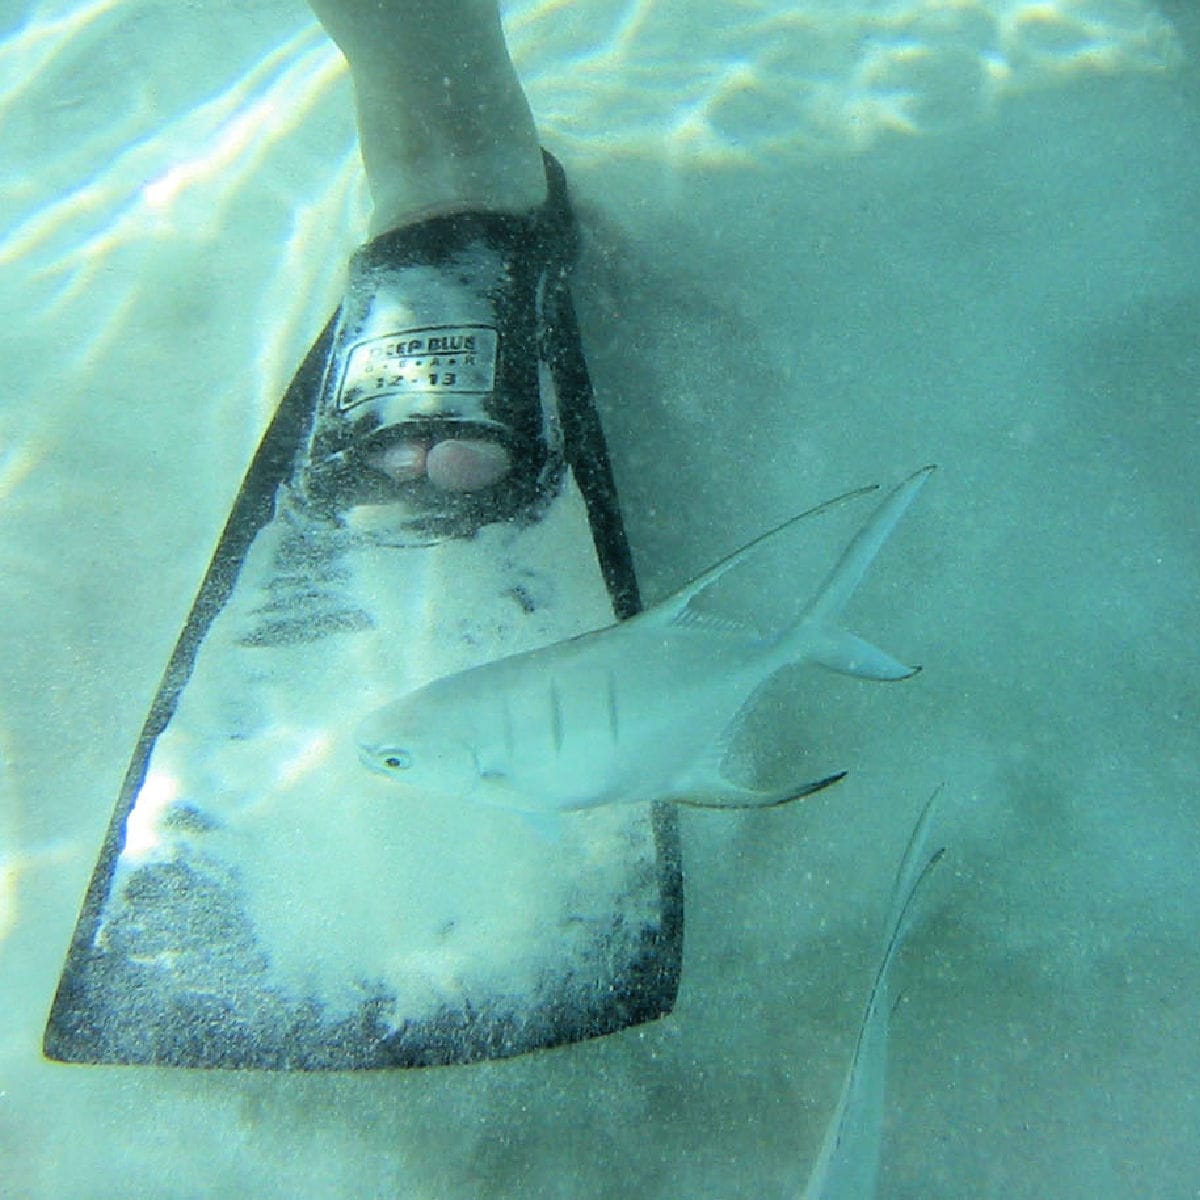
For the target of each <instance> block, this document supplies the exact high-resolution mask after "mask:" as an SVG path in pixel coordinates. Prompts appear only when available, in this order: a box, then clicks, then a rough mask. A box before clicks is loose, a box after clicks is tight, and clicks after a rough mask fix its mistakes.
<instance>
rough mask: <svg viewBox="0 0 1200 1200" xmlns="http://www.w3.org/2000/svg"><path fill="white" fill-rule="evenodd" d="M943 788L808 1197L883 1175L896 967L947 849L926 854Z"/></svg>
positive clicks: (861, 1197)
mask: <svg viewBox="0 0 1200 1200" xmlns="http://www.w3.org/2000/svg"><path fill="white" fill-rule="evenodd" d="M940 792H941V789H940V788H939V789H938V791H935V792H934V793H933V795H932V796H930V798H929V800H928V801H927V802H926V804H925V807H924V809H923V810H922V811H921V815H920V816H919V817H918V818H917V824H916V827H915V828H914V829H913V832H912V836H911V837H910V838H909V840H908V848H907V849H906V850H905V852H904V857H903V858H902V859H901V862H900V867H899V870H898V871H897V872H896V883H895V886H894V887H893V889H892V899H891V905H890V907H889V910H888V919H887V925H886V926H885V932H884V939H883V951H882V953H881V955H880V959H879V966H878V968H877V969H876V972H875V980H874V983H873V984H872V985H871V994H870V996H869V997H868V999H867V1005H866V1009H865V1011H864V1013H863V1019H862V1025H861V1026H860V1027H859V1031H858V1037H857V1039H856V1040H855V1043H854V1053H853V1055H852V1056H851V1059H850V1066H849V1069H848V1070H847V1071H846V1078H845V1081H844V1082H843V1084H842V1090H841V1094H840V1095H839V1096H838V1102H837V1105H836V1107H835V1108H834V1110H833V1115H832V1116H831V1117H830V1119H829V1124H828V1125H827V1126H826V1129H825V1137H824V1140H823V1141H822V1143H821V1149H820V1152H819V1153H818V1155H817V1159H816V1162H815V1163H814V1164H813V1167H812V1171H811V1172H810V1174H809V1177H808V1183H807V1185H806V1186H805V1188H804V1191H803V1192H802V1193H801V1200H871V1197H873V1196H874V1195H875V1194H876V1186H877V1183H878V1178H879V1155H880V1148H881V1144H882V1141H883V1102H884V1093H885V1090H886V1086H887V1047H888V1020H889V1018H890V1017H891V1014H892V1007H893V1001H892V990H891V969H892V964H893V963H894V962H895V961H896V957H897V955H898V954H899V953H900V948H901V946H903V944H904V940H905V938H906V937H907V936H908V933H909V930H910V928H911V926H912V922H913V901H914V899H915V898H916V894H917V892H918V891H919V890H920V888H921V885H922V884H923V883H924V882H925V879H926V878H927V876H928V875H929V872H930V870H932V868H933V867H934V866H935V865H936V864H937V862H938V861H939V860H940V859H941V857H942V855H943V854H944V853H945V851H944V849H939V850H936V851H934V852H933V853H932V854H926V852H925V844H926V842H927V841H928V836H927V835H928V829H929V822H930V815H931V813H932V811H933V807H934V803H935V802H936V800H937V798H938V796H939V795H940Z"/></svg>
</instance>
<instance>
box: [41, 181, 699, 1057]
mask: <svg viewBox="0 0 1200 1200" xmlns="http://www.w3.org/2000/svg"><path fill="white" fill-rule="evenodd" d="M547 173H548V177H549V183H550V187H549V199H548V200H547V202H546V204H545V206H544V207H543V208H542V209H541V210H539V211H538V212H536V213H534V214H532V215H531V216H529V217H524V218H522V217H491V216H471V215H459V216H453V217H447V218H439V219H437V220H433V221H427V222H423V223H421V224H419V225H417V226H414V227H413V228H411V229H406V230H401V231H397V232H395V233H389V234H385V235H383V236H382V237H380V238H376V239H375V240H374V241H373V242H371V243H369V244H368V245H367V246H365V247H364V248H363V249H362V250H360V251H359V252H358V254H357V255H356V256H355V259H354V261H353V264H352V267H351V272H350V282H349V287H348V292H347V296H346V299H345V303H344V305H343V306H342V308H341V309H340V310H339V312H338V313H337V314H335V315H334V317H333V318H332V319H331V320H330V322H329V323H328V324H327V325H326V327H325V330H324V331H323V333H322V334H321V336H320V337H319V338H318V340H317V342H316V343H315V344H314V346H313V347H312V349H311V350H310V352H309V354H308V356H307V357H306V359H305V361H304V363H303V364H302V365H301V367H300V369H299V371H298V372H297V374H296V376H295V378H294V379H293V381H292V384H291V386H290V387H289V389H288V391H287V393H286V394H285V396H284V398H283V400H282V402H281V404H280V406H279V408H278V410H277V412H276V414H275V416H274V418H273V420H272V422H271V424H270V426H269V428H268V429H267V431H266V433H265V435H264V437H263V439H262V442H261V444H260V446H259V448H258V451H257V452H256V454H255V456H254V459H253V461H252V463H251V465H250V467H249V469H248V471H247V474H246V477H245V479H244V481H243V484H242V488H241V490H240V492H239V494H238V497H237V499H236V500H235V502H234V506H233V509H232V511H231V513H230V516H229V519H228V521H227V523H226V526H225V529H224V531H223V533H222V534H221V537H220V539H219V541H218V544H217V547H216V550H215V552H214V554H213V558H212V561H211V563H210V565H209V568H208V571H207V573H206V575H205V577H204V579H203V581H202V583H201V586H200V589H199V592H198V594H197V596H196V599H195V602H194V604H193V607H192V610H191V612H190V614H189V616H188V619H187V622H186V624H185V626H184V629H183V631H182V633H181V634H180V636H179V639H178V641H177V643H176V646H175V650H174V652H173V654H172V656H171V658H170V661H169V662H168V664H167V668H166V671H165V673H164V676H163V679H162V682H161V684H160V687H159V690H158V693H157V695H156V696H155V698H154V701H153V703H152V705H151V708H150V712H149V714H148V716H147V719H146V723H145V726H144V728H143V730H142V734H141V736H140V738H139V740H138V743H137V745H136V747H135V749H134V753H133V756H132V760H131V762H130V764H129V768H128V771H127V774H126V777H125V780H124V783H123V786H122V790H121V793H120V796H119V798H118V801H117V805H116V808H115V811H114V814H113V818H112V821H111V824H110V826H109V829H108V833H107V835H106V838H105V842H104V845H103V848H102V850H101V853H100V856H99V861H98V863H97V866H96V869H95V872H94V874H93V877H92V880H91V884H90V886H89V888H88V891H87V894H86V896H85V899H84V902H83V907H82V911H81V914H80V917H79V921H78V924H77V926H76V929H75V934H74V937H73V939H72V942H71V947H70V950H69V953H68V956H67V961H66V964H65V967H64V970H63V975H62V979H61V981H60V984H59V988H58V992H57V995H56V997H55V999H54V1003H53V1006H52V1010H51V1013H50V1019H49V1022H48V1025H47V1029H46V1036H45V1041H44V1049H45V1053H46V1054H47V1056H48V1057H50V1058H54V1059H58V1060H62V1061H67V1062H82V1063H100V1062H103V1063H146V1064H156V1065H173V1066H185V1067H256V1068H272V1069H290V1070H324V1069H354V1068H374V1067H393V1066H426V1065H437V1064H450V1063H461V1062H469V1061H473V1060H478V1059H484V1058H502V1057H506V1056H509V1055H513V1054H520V1053H523V1052H526V1051H529V1050H533V1049H537V1048H540V1047H547V1046H554V1045H559V1044H562V1043H566V1042H572V1041H577V1040H580V1039H583V1038H587V1037H593V1036H597V1035H599V1034H604V1033H609V1032H613V1031H615V1030H619V1029H623V1028H626V1027H628V1026H630V1025H635V1024H637V1023H639V1022H642V1021H646V1020H651V1019H653V1018H655V1017H658V1016H661V1015H663V1014H664V1013H666V1012H669V1011H670V1009H671V1007H672V1005H673V1004H674V1000H675V994H676V989H677V986H678V980H679V971H680V962H681V952H682V923H683V909H682V883H681V867H680V863H679V855H678V844H677V835H676V826H675V823H674V822H675V817H674V814H673V810H672V809H671V807H670V806H668V805H655V806H653V811H652V812H648V811H647V809H646V807H645V806H627V807H621V806H617V807H615V808H614V809H612V810H611V811H597V812H595V813H589V814H582V815H580V817H579V818H578V819H577V820H573V821H571V822H569V823H568V822H564V832H563V836H562V838H561V839H559V840H557V841H556V842H555V843H554V844H553V845H550V846H548V845H547V844H546V843H545V842H544V840H542V839H539V838H537V837H535V836H532V835H531V834H530V832H529V831H528V829H527V828H526V827H525V825H524V824H523V823H522V822H521V821H520V820H519V818H516V817H514V816H513V814H508V813H503V812H496V811H492V810H485V809H483V808H482V807H480V806H473V805H464V804H459V805H452V804H447V803H445V802H443V801H440V800H439V799H438V798H437V797H434V796H429V797H428V798H425V797H418V798H417V799H416V800H415V801H411V800H409V801H401V800H400V799H398V796H397V793H396V792H395V790H394V789H393V788H392V786H391V784H390V783H389V781H387V780H386V779H383V778H381V777H379V776H377V775H375V774H373V773H372V772H369V771H367V770H365V769H364V768H363V767H362V765H361V763H360V762H359V761H358V755H357V749H356V746H355V742H354V730H355V729H356V727H357V725H358V724H359V722H360V721H361V720H362V718H363V717H364V716H365V714H366V713H368V712H370V711H372V710H374V709H375V708H377V707H378V706H379V705H380V704H382V703H383V702H384V701H387V700H390V699H392V698H394V697H395V696H396V695H399V694H401V693H403V692H404V691H406V690H407V689H409V688H411V687H412V686H414V685H415V684H416V683H417V682H419V681H423V680H426V679H430V678H434V677H437V676H439V675H443V674H449V673H450V672H452V671H456V670H460V669H462V668H464V667H467V666H471V665H474V664H475V663H477V662H480V661H487V660H489V659H492V658H498V657H501V656H502V655H504V654H509V653H515V652H519V651H523V650H527V649H532V648H534V647H535V646H537V645H545V644H548V643H550V642H555V641H558V640H560V639H562V638H564V637H570V636H572V635H574V634H576V633H580V632H583V631H584V630H587V629H593V628H598V627H600V626H603V625H607V624H610V623H611V622H612V620H613V619H614V617H616V618H625V617H628V616H631V615H632V614H633V613H634V612H636V611H637V610H638V607H639V601H638V593H637V584H636V580H635V578H634V575H633V569H632V561H631V557H630V554H629V548H628V546H627V544H626V542H625V537H624V528H623V525H622V523H621V517H620V512H619V508H618V506H617V502H616V495H615V492H614V489H613V485H612V476H611V472H610V470H609V466H608V460H607V456H606V450H605V446H604V440H603V436H602V433H601V430H600V426H599V422H598V420H597V417H596V413H595V408H594V405H593V400H592V394H591V387H590V381H589V379H588V374H587V368H586V364H585V362H584V359H583V354H582V349H581V344H580V340H579V335H578V330H577V327H576V323H575V316H574V311H573V308H572V305H571V297H570V294H569V291H568V289H567V270H568V268H569V267H570V265H571V262H572V260H573V258H574V255H575V239H576V235H575V226H574V221H573V219H572V217H571V210H570V206H569V203H568V199H567V195H566V190H565V184H564V181H563V176H562V172H561V169H560V168H559V167H558V165H557V163H555V162H554V161H553V160H551V159H549V157H548V158H547ZM454 439H469V440H471V441H472V442H474V443H476V444H478V443H480V442H483V443H484V444H487V443H489V442H491V443H496V444H498V445H499V446H501V447H503V449H504V451H505V452H506V454H507V455H508V459H509V460H510V461H511V464H512V469H511V470H510V471H509V472H508V473H507V474H506V475H505V476H504V478H503V479H500V480H499V481H497V482H495V483H493V484H491V485H489V486H487V487H483V488H480V489H479V490H478V491H477V492H473V493H458V492H452V491H446V490H439V489H437V488H436V487H434V485H433V484H431V483H430V482H429V481H428V480H427V479H422V478H413V479H409V480H397V479H396V478H394V477H391V476H389V475H388V474H387V473H385V472H381V471H379V470H378V469H376V465H375V464H377V462H378V459H377V457H376V456H377V455H378V453H379V452H380V450H381V449H382V450H384V451H386V450H387V448H388V447H389V446H395V445H397V444H401V445H403V444H405V443H416V444H420V445H422V446H430V445H436V444H437V443H439V442H441V441H446V440H454Z"/></svg>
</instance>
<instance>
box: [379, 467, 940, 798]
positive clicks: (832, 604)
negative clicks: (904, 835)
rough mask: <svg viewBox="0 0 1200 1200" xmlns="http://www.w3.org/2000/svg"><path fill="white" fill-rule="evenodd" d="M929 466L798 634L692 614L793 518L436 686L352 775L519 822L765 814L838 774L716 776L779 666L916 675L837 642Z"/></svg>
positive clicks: (895, 495)
mask: <svg viewBox="0 0 1200 1200" xmlns="http://www.w3.org/2000/svg"><path fill="white" fill-rule="evenodd" d="M932 470H933V468H932V467H924V468H922V469H921V470H920V471H918V472H916V473H915V474H914V475H912V476H910V477H909V478H908V479H907V480H905V481H904V482H903V483H902V484H900V485H899V486H898V487H897V488H896V489H895V490H894V491H892V492H891V493H890V494H889V495H888V496H887V497H886V498H885V499H884V500H883V502H882V503H881V504H880V505H879V507H878V508H877V509H876V510H875V512H874V514H873V515H872V516H871V517H870V518H869V519H868V520H867V522H866V523H865V524H864V525H863V527H862V528H861V529H860V530H859V532H858V534H857V535H856V536H855V537H854V539H853V540H852V541H851V542H850V545H849V546H848V547H847V548H846V550H845V552H844V553H843V554H842V557H841V559H840V560H839V561H838V563H837V565H836V566H835V567H834V569H833V570H832V571H831V572H830V574H829V576H828V578H827V579H826V580H825V582H824V583H823V585H822V586H821V587H820V588H819V589H818V591H817V593H816V595H815V597H814V598H813V599H812V600H811V601H810V602H809V604H808V606H807V607H806V608H805V610H804V612H803V613H802V614H801V616H800V618H799V620H798V621H796V622H795V623H794V624H793V625H791V626H789V627H788V628H787V629H784V630H783V631H782V632H778V633H773V634H771V635H768V636H762V635H760V634H759V633H758V632H756V631H754V630H751V629H747V628H745V627H743V626H740V625H736V624H734V623H733V622H728V621H722V620H719V619H713V618H709V617H706V616H704V615H703V614H701V613H699V612H697V611H696V610H695V609H694V608H692V607H691V605H692V601H693V600H695V599H696V597H697V596H699V595H700V594H701V593H702V592H704V591H706V590H707V589H708V588H709V587H711V586H712V585H713V584H714V583H715V582H716V581H717V580H718V579H720V578H721V577H722V576H723V575H725V574H726V573H727V572H729V571H730V570H732V569H733V568H735V567H737V566H738V565H739V564H740V563H741V562H743V561H744V559H745V557H746V555H747V554H749V553H750V551H751V550H752V549H754V548H756V547H760V546H761V545H762V544H763V543H764V542H765V541H767V540H768V539H771V538H774V537H776V536H778V535H779V534H780V533H781V532H782V531H783V530H784V529H786V528H788V527H789V526H791V525H793V524H795V522H796V521H799V520H801V519H803V518H804V517H808V516H812V515H814V514H816V513H817V512H821V511H824V510H825V509H827V508H828V507H830V505H832V504H835V503H839V502H840V501H843V500H847V499H850V498H851V497H855V496H860V495H863V494H864V493H866V492H869V491H872V490H874V489H872V488H864V489H862V490H860V491H858V492H851V493H849V494H848V495H846V496H842V497H839V498H838V500H836V501H830V502H829V503H828V504H824V505H821V506H819V507H818V508H816V509H812V510H810V511H809V512H807V513H802V514H801V515H800V516H798V517H793V518H792V519H791V520H790V521H788V522H786V523H785V524H784V525H781V526H779V527H778V528H777V529H774V530H771V531H770V532H769V533H766V534H763V535H762V536H761V537H759V538H757V539H755V541H753V542H751V543H750V544H749V545H748V546H745V547H743V548H742V549H741V550H739V551H737V552H736V553H734V554H732V555H730V556H729V557H728V558H726V559H724V560H722V561H721V562H720V563H718V564H717V565H716V566H715V567H712V568H710V569H709V570H708V571H706V572H705V573H704V574H703V575H701V576H700V577H699V578H698V579H696V580H694V581H693V582H692V583H689V584H688V585H687V586H685V587H684V588H682V589H681V590H680V591H678V592H676V593H675V594H674V595H673V596H670V597H669V598H668V599H666V600H664V601H663V602H662V603H660V604H658V605H656V606H655V607H654V608H651V609H648V610H647V611H646V612H644V613H640V614H639V615H637V616H636V617H633V618H631V619H630V620H627V621H623V622H620V623H619V624H616V625H611V626H609V627H607V628H605V629H600V630H596V631H595V632H592V633H586V634H583V635H581V636H579V637H574V638H570V639H568V640H566V641H562V642H556V643H554V644H553V645H550V646H546V647H543V648H542V649H539V650H533V651H529V652H526V653H523V654H516V655H512V656H511V657H508V658H503V659H498V660H496V661H495V662H490V663H485V664H483V665H482V666H478V667H473V668H471V669H469V670H465V671H460V672H458V673H456V674H454V675H448V676H445V677H444V678H441V679H436V680H434V681H433V682H432V683H429V684H426V685H425V686H424V687H421V688H418V689H417V690H416V691H414V692H411V693H409V694H408V695H406V696H404V697H402V698H401V699H400V700H397V701H395V702H394V703H392V704H389V705H386V706H385V707H384V708H382V709H379V710H378V711H377V712H375V713H373V714H371V716H369V717H368V718H367V719H366V721H365V722H364V723H363V725H362V727H361V729H360V730H359V735H358V743H359V751H360V755H361V757H362V759H363V761H364V762H365V763H366V764H367V765H368V766H371V767H373V768H374V769H376V770H378V771H381V772H383V773H384V774H385V775H387V776H389V777H390V778H391V779H393V780H395V781H396V782H397V783H399V784H401V785H403V787H404V788H405V789H409V788H411V789H412V790H413V791H414V792H419V793H422V794H426V793H434V794H439V795H443V796H446V797H450V798H453V799H455V800H462V801H470V802H475V803H482V804H488V805H494V806H497V807H500V808H507V809H512V810H516V811H518V812H523V813H526V814H535V815H536V814H541V815H546V814H558V813H563V812H569V811H573V810H576V809H587V808H596V807H599V806H602V805H611V804H635V803H641V802H646V801H657V800H671V801H676V802H678V803H681V804H690V805H696V806H699V807H720V808H724V807H731V808H751V807H770V806H772V805H775V804H782V803H785V802H787V801H789V800H793V799H797V798H799V797H800V796H803V795H808V794H810V793H811V792H813V791H816V790H818V789H819V788H821V787H825V786H827V785H828V784H830V783H834V782H836V781H837V780H839V779H841V778H842V775H844V774H845V772H842V773H840V774H836V775H830V776H827V777H826V778H824V779H819V780H815V781H809V782H798V783H796V784H794V785H792V786H790V787H788V788H785V789H781V790H778V791H757V790H755V789H752V788H746V787H741V786H738V785H737V784H735V783H732V782H731V781H730V780H728V779H726V778H725V776H724V775H723V774H722V773H721V762H722V759H723V758H724V756H725V753H726V750H727V747H728V738H729V734H730V732H731V731H732V729H733V728H734V726H735V725H736V723H737V718H738V715H739V713H740V712H741V710H742V708H743V706H744V705H745V704H746V702H747V701H748V699H749V698H750V697H751V696H752V695H753V694H754V693H755V692H756V691H757V690H758V688H759V687H760V686H761V685H762V684H763V683H764V682H766V680H768V679H769V678H770V677H771V676H772V675H774V674H775V673H776V672H777V671H778V670H780V669H781V668H782V667H785V666H789V665H791V664H795V663H802V662H812V663H819V664H820V665H821V666H824V667H828V668H829V669H831V670H834V671H839V672H841V673H843V674H846V675H854V676H858V677H859V678H862V679H878V680H895V679H906V678H908V677H909V676H910V675H912V674H914V673H915V671H916V670H917V668H914V667H907V666H905V665H904V664H903V663H900V662H897V661H896V659H894V658H892V657H891V656H890V655H888V654H885V653H884V652H883V651H882V650H879V649H877V648H876V647H874V646H872V645H871V644H870V643H868V642H865V641H863V640H862V639H861V638H858V637H856V636H855V635H854V634H852V633H850V632H848V631H847V630H845V629H843V628H841V627H840V625H839V624H838V620H839V618H840V616H841V613H842V610H843V609H844V608H845V606H846V603H847V602H848V601H849V599H850V597H851V595H852V594H853V592H854V590H855V588H856V587H857V586H858V584H859V582H860V580H861V579H862V577H863V575H864V574H865V572H866V570H867V568H868V567H869V566H870V565H871V563H872V561H873V560H874V558H875V556H876V554H878V552H879V550H880V549H881V547H882V546H883V545H884V543H885V542H886V541H887V539H888V537H889V536H890V534H891V532H892V530H893V529H894V528H895V527H896V524H897V523H898V522H899V520H900V518H901V517H902V516H903V515H904V513H905V511H906V510H907V508H908V506H909V505H910V504H911V503H912V501H913V500H914V499H915V498H916V495H917V493H918V492H919V491H920V489H921V488H922V486H923V485H924V484H925V481H926V480H927V479H928V478H929V475H930V473H931V472H932Z"/></svg>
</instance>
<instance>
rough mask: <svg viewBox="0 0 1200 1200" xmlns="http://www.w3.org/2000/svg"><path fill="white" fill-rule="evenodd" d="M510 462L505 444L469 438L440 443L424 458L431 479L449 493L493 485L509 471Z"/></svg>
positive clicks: (447, 440)
mask: <svg viewBox="0 0 1200 1200" xmlns="http://www.w3.org/2000/svg"><path fill="white" fill-rule="evenodd" d="M511 465H512V462H511V460H510V458H509V456H508V451H507V450H505V449H504V447H503V446H498V445H497V444H496V443H495V442H484V441H476V440H474V439H470V438H463V439H462V440H456V439H452V438H448V439H446V440H445V441H441V442H438V443H437V444H436V445H434V446H432V447H431V448H430V450H429V453H428V454H427V455H426V457H425V472H426V474H427V475H428V476H429V482H430V483H432V484H433V485H434V487H439V488H442V489H443V490H444V491H447V492H471V491H475V490H476V489H477V488H485V487H490V486H491V485H492V484H493V483H496V482H497V481H498V480H500V479H502V478H503V477H504V475H506V474H507V473H508V469H509V467H510V466H511Z"/></svg>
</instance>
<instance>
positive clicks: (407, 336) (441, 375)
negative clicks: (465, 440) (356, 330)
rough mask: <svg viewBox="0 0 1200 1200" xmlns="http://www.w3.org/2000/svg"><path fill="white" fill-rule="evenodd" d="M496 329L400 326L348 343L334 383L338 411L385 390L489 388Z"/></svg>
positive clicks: (386, 393)
mask: <svg viewBox="0 0 1200 1200" xmlns="http://www.w3.org/2000/svg"><path fill="white" fill-rule="evenodd" d="M496 344H497V338H496V331H495V330H494V329H492V328H491V327H490V326H487V325H445V326H440V327H433V328H428V329H404V330H400V331H399V332H397V333H388V334H384V335H383V336H382V337H373V338H368V339H367V340H366V341H362V342H359V343H358V344H357V345H355V346H352V347H351V349H350V353H349V354H348V355H347V356H346V369H345V371H344V372H343V374H342V382H341V386H340V387H339V388H338V398H337V407H338V411H339V412H348V411H349V410H350V409H352V408H356V407H357V406H358V405H360V404H365V403H367V402H368V401H370V400H378V399H380V398H382V397H385V396H397V395H399V396H408V395H418V394H428V393H430V392H435V393H436V392H490V391H492V390H494V388H495V386H496Z"/></svg>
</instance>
